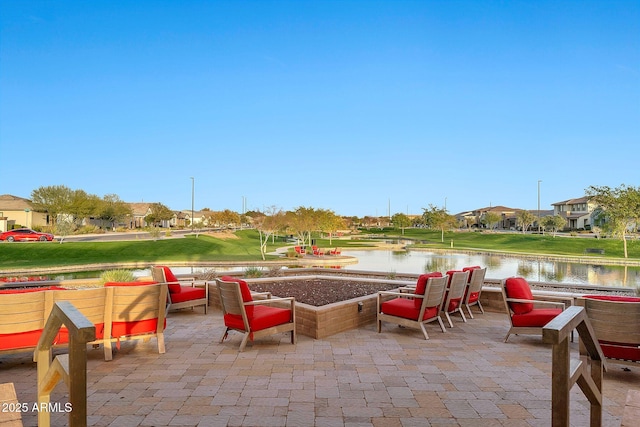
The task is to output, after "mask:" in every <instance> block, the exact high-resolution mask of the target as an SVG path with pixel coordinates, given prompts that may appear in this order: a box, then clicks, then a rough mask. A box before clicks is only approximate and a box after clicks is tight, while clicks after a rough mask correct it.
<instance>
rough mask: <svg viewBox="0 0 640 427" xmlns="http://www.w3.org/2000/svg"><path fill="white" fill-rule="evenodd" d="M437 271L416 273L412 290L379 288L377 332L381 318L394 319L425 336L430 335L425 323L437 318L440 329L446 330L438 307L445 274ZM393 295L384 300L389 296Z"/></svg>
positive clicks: (391, 321)
mask: <svg viewBox="0 0 640 427" xmlns="http://www.w3.org/2000/svg"><path fill="white" fill-rule="evenodd" d="M438 274H440V273H435V274H423V275H421V276H420V277H418V283H417V284H416V288H415V293H413V294H408V293H405V292H393V291H380V292H378V300H377V301H378V302H377V313H378V315H377V319H378V333H380V332H381V331H382V322H390V323H395V324H397V325H400V326H405V327H407V328H415V329H420V330H422V334H423V335H424V339H426V340H428V339H429V335H428V334H427V329H426V327H425V325H426V324H427V323H429V322H433V321H434V320H436V321H437V322H438V323H439V324H440V329H441V330H442V332H446V329H445V328H444V324H443V323H442V318H441V317H440V307H441V306H442V300H443V299H444V292H445V290H446V288H447V278H446V277H441V276H442V275H441V274H440V277H436V276H437V275H438ZM394 296H395V297H396V298H393V299H391V300H387V301H385V299H387V298H389V297H394Z"/></svg>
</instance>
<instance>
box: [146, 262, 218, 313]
mask: <svg viewBox="0 0 640 427" xmlns="http://www.w3.org/2000/svg"><path fill="white" fill-rule="evenodd" d="M151 276H152V278H153V280H154V281H155V282H159V283H166V284H167V285H176V284H177V285H180V286H190V287H193V288H196V287H198V288H204V298H196V299H192V300H188V301H182V302H178V303H176V302H173V301H171V292H169V294H168V295H169V307H168V310H169V311H176V310H180V309H183V308H191V309H193V308H194V307H199V306H203V307H204V314H207V308H208V307H209V284H208V283H207V282H206V281H196V280H195V278H193V277H189V278H186V279H184V280H180V279H178V281H177V282H168V281H167V278H166V276H165V274H164V269H163V268H162V267H151Z"/></svg>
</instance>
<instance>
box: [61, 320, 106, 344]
mask: <svg viewBox="0 0 640 427" xmlns="http://www.w3.org/2000/svg"><path fill="white" fill-rule="evenodd" d="M94 326H95V327H96V340H101V339H102V338H103V337H104V323H96V324H95V325H94ZM68 342H69V330H68V329H67V328H64V327H63V328H60V332H59V333H58V338H57V340H56V344H66V343H68Z"/></svg>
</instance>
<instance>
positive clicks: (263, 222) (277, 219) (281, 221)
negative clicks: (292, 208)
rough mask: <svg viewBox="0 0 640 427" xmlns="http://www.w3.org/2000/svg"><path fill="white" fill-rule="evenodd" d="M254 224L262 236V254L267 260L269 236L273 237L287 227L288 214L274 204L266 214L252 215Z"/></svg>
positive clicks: (263, 258)
mask: <svg viewBox="0 0 640 427" xmlns="http://www.w3.org/2000/svg"><path fill="white" fill-rule="evenodd" d="M252 217H253V225H254V226H255V228H256V229H257V230H258V233H259V236H260V255H261V256H262V260H265V255H266V253H267V243H268V242H269V237H273V236H274V235H275V234H276V233H278V232H279V231H282V230H284V229H285V228H286V216H285V213H284V212H282V210H280V209H278V208H276V207H275V206H272V207H270V208H268V209H267V212H266V213H265V214H264V215H252Z"/></svg>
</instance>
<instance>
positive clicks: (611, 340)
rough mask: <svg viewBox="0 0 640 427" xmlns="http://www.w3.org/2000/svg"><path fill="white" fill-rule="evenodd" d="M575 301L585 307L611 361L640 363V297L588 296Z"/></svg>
mask: <svg viewBox="0 0 640 427" xmlns="http://www.w3.org/2000/svg"><path fill="white" fill-rule="evenodd" d="M576 303H577V305H580V306H582V307H584V308H585V310H586V312H587V316H588V317H589V321H590V322H591V326H592V327H593V330H594V332H595V335H596V338H597V339H598V342H599V343H600V347H601V348H602V353H603V354H604V355H605V357H606V358H607V360H608V361H610V362H614V363H622V364H631V365H634V366H638V365H639V364H640V298H637V297H624V296H617V295H585V296H583V297H581V298H578V299H577V301H576Z"/></svg>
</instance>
